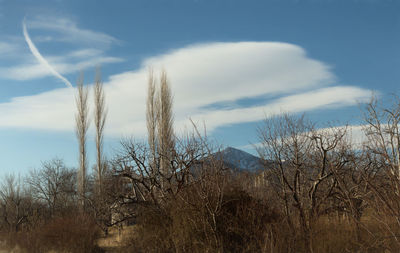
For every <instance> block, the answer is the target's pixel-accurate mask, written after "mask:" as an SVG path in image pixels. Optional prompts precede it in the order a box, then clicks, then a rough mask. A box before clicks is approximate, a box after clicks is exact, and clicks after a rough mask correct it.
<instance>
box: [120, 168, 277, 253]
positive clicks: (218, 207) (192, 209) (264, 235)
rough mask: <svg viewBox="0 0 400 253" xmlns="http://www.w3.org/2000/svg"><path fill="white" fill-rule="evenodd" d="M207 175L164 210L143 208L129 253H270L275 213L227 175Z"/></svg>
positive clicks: (186, 189) (224, 173)
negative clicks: (189, 252)
mask: <svg viewBox="0 0 400 253" xmlns="http://www.w3.org/2000/svg"><path fill="white" fill-rule="evenodd" d="M207 174H208V175H207V176H206V177H205V178H203V177H202V176H199V177H200V178H201V179H199V180H198V181H195V182H193V183H192V184H190V185H188V186H187V187H185V189H183V190H182V191H181V192H180V193H179V194H178V196H176V198H171V199H169V201H168V203H167V207H165V208H163V209H161V208H158V207H157V206H155V205H147V206H146V205H142V206H141V208H140V209H141V210H140V212H138V213H139V214H140V215H139V216H138V218H137V221H138V223H137V227H136V230H135V234H134V236H133V237H132V238H130V244H131V248H130V249H129V252H188V251H191V252H268V251H269V250H270V249H271V247H275V246H274V245H273V238H272V239H271V233H274V232H273V231H274V230H276V229H278V226H277V225H276V222H277V221H278V220H279V215H278V214H277V213H276V212H275V211H273V210H271V209H270V208H269V207H268V205H267V202H263V201H261V200H258V199H255V198H254V197H252V196H251V195H249V194H248V193H247V192H245V191H243V190H242V188H241V187H240V185H238V184H237V183H236V182H233V181H232V180H230V179H229V178H230V177H231V176H230V175H229V173H227V172H221V171H220V170H219V171H218V170H216V171H215V170H214V171H211V172H210V171H209V172H208V173H207ZM203 176H204V175H203ZM205 179H207V180H205ZM126 252H128V250H126Z"/></svg>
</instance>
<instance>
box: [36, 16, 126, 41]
mask: <svg viewBox="0 0 400 253" xmlns="http://www.w3.org/2000/svg"><path fill="white" fill-rule="evenodd" d="M28 27H29V28H32V29H40V30H47V31H53V32H55V33H57V36H47V37H45V38H46V39H45V40H43V41H59V42H68V43H78V44H82V43H84V44H87V45H96V46H105V47H108V46H110V45H111V44H112V43H116V42H118V40H117V39H116V38H114V37H112V36H110V35H108V34H105V33H102V32H96V31H92V30H89V29H83V28H80V27H78V25H77V23H76V22H74V21H72V20H71V19H68V18H64V17H36V18H35V19H33V20H31V21H30V22H29V23H28Z"/></svg>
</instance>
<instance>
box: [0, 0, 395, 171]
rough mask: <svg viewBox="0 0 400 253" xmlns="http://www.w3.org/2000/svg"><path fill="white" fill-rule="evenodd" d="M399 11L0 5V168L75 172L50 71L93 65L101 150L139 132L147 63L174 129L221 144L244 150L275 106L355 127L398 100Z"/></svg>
mask: <svg viewBox="0 0 400 253" xmlns="http://www.w3.org/2000/svg"><path fill="white" fill-rule="evenodd" d="M399 14H400V1H389V0H381V1H378V0H364V1H363V0H354V1H351V0H346V1H345V0H343V1H341V0H337V1H333V0H332V1H331V0H318V1H317V0H304V1H301V0H297V1H295V0H284V1H278V0H264V1H256V0H229V1H228V0H193V1H190V0H140V1H139V0H131V1H94V0H93V1H92V0H85V1H73V0H69V1H66V0H57V1H40V0H35V1H33V0H29V1H28V0H26V1H17V0H0V115H1V117H0V139H1V142H0V154H1V156H0V157H1V166H0V170H1V171H2V172H11V171H14V172H17V173H24V172H25V171H26V170H28V169H30V168H34V167H38V166H40V163H41V161H45V160H48V159H51V158H53V157H59V158H63V159H65V161H66V163H67V164H68V165H69V166H75V165H76V164H77V144H76V140H75V134H74V112H75V111H74V110H75V108H74V91H73V89H71V88H68V87H67V86H66V84H65V82H63V81H62V80H61V79H60V78H59V77H56V76H55V75H54V72H52V71H51V70H50V69H49V66H51V68H52V69H53V70H55V71H57V73H58V74H60V75H61V76H62V77H64V78H66V79H67V80H68V81H69V82H71V83H72V84H73V85H75V83H76V80H77V78H78V76H79V72H80V71H84V73H85V80H86V83H88V84H90V83H91V82H92V81H93V77H94V69H95V66H97V65H101V67H102V73H103V79H104V83H105V89H106V92H107V101H108V107H109V121H108V122H107V130H106V132H107V138H106V142H105V145H106V147H107V151H108V155H109V156H112V154H113V152H115V150H116V149H118V142H119V140H120V139H121V138H123V137H126V136H134V137H135V138H137V139H141V138H143V136H144V135H145V122H144V110H145V105H144V101H145V91H146V75H147V68H148V67H149V66H152V67H153V68H154V69H155V70H156V72H157V71H160V70H161V69H163V68H165V69H166V71H167V72H168V74H169V78H170V81H171V86H172V89H173V93H174V99H175V119H176V129H177V131H178V132H179V131H183V129H185V127H187V126H189V124H188V119H189V117H190V118H192V119H193V120H194V121H196V122H198V123H199V124H202V122H205V124H206V126H207V130H208V134H209V135H210V137H211V138H212V139H214V140H215V141H217V142H218V143H219V144H222V145H225V146H228V145H229V146H235V147H243V146H246V145H248V144H249V143H256V142H257V133H256V128H257V126H259V125H260V124H261V120H262V119H263V118H264V117H265V115H274V114H277V113H280V112H282V111H289V112H292V113H302V112H305V113H306V114H307V115H309V117H310V118H311V119H312V120H314V121H316V122H317V123H318V125H320V126H324V123H325V122H327V121H331V122H335V124H337V125H344V124H346V123H348V124H352V125H357V124H360V118H361V116H360V112H359V108H358V107H359V106H358V104H359V103H361V102H363V101H367V100H368V99H369V97H370V96H371V94H372V93H375V94H377V95H378V96H380V97H381V99H382V100H383V101H386V100H387V98H390V94H391V93H397V94H398V88H397V87H398V81H399V79H400V74H399V73H400V72H399V71H397V69H398V68H399V66H400V64H399V63H400V50H399V49H398V46H399V43H400V15H399ZM24 20H25V21H24ZM23 22H25V25H26V31H27V33H26V34H25V36H24V33H23ZM29 40H30V41H31V42H32V43H33V45H34V47H35V48H37V50H38V52H39V54H40V56H41V57H43V58H44V59H45V61H46V62H48V64H49V66H47V65H46V64H44V63H43V61H41V60H40V59H39V58H40V57H39V56H38V55H37V54H36V53H35V52H32V48H31V49H30V48H29V43H27V42H28V41H29ZM90 137H91V136H89V138H90ZM89 147H90V148H91V149H90V150H89V155H90V158H91V162H92V163H93V162H94V159H93V157H94V154H93V153H94V150H93V142H91V141H90V142H89Z"/></svg>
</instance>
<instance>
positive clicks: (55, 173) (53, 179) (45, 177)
mask: <svg viewBox="0 0 400 253" xmlns="http://www.w3.org/2000/svg"><path fill="white" fill-rule="evenodd" d="M75 180H76V178H75V172H74V171H72V170H70V169H68V168H67V167H66V166H65V165H64V162H63V161H62V160H60V159H53V160H51V161H48V162H43V163H42V168H41V169H39V170H32V171H30V173H29V176H28V177H27V178H26V180H25V181H26V183H27V184H28V186H29V190H30V192H31V194H32V197H33V198H34V199H36V200H37V201H39V202H44V203H46V205H47V208H48V209H49V211H50V217H52V216H54V215H55V213H56V212H57V211H63V210H66V208H68V207H69V206H72V205H73V203H74V201H75V185H76V184H75Z"/></svg>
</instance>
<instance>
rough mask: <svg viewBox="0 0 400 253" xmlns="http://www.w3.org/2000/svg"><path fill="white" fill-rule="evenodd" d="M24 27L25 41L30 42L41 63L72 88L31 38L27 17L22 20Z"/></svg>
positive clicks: (29, 44)
mask: <svg viewBox="0 0 400 253" xmlns="http://www.w3.org/2000/svg"><path fill="white" fill-rule="evenodd" d="M22 27H23V33H24V38H25V41H26V43H27V44H28V47H29V50H30V51H31V53H32V54H33V56H34V57H35V58H36V59H37V60H38V62H39V63H40V64H42V65H43V66H44V67H46V69H48V70H49V72H50V73H51V74H53V75H54V76H55V77H57V78H58V79H60V80H61V81H63V82H64V83H65V84H66V85H67V86H68V87H71V88H72V84H71V83H70V82H69V81H68V80H67V79H66V78H65V77H63V76H62V75H61V74H60V73H58V72H57V70H55V69H54V68H53V67H52V66H51V65H50V63H49V62H48V61H47V60H46V59H45V58H44V57H43V56H42V55H41V54H40V52H39V50H38V49H37V48H36V46H35V44H33V42H32V40H31V38H30V37H29V34H28V30H27V29H26V23H25V19H24V20H23V21H22Z"/></svg>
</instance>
